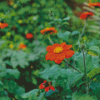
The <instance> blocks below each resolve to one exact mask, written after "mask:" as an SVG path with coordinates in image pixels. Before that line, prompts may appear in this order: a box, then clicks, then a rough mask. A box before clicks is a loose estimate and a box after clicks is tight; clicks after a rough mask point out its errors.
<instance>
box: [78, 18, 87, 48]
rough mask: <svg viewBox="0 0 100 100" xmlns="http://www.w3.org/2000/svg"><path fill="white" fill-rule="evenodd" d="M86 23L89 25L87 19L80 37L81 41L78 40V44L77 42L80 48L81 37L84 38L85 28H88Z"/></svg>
mask: <svg viewBox="0 0 100 100" xmlns="http://www.w3.org/2000/svg"><path fill="white" fill-rule="evenodd" d="M86 23H87V19H86V20H85V25H84V27H83V30H82V33H81V34H80V35H79V39H78V42H77V44H79V47H80V40H81V37H82V36H83V33H84V30H85V28H86Z"/></svg>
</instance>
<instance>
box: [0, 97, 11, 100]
mask: <svg viewBox="0 0 100 100" xmlns="http://www.w3.org/2000/svg"><path fill="white" fill-rule="evenodd" d="M0 100H11V99H10V98H9V97H0Z"/></svg>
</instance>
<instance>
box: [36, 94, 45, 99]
mask: <svg viewBox="0 0 100 100" xmlns="http://www.w3.org/2000/svg"><path fill="white" fill-rule="evenodd" d="M44 95H45V92H42V93H40V95H39V97H38V100H44Z"/></svg>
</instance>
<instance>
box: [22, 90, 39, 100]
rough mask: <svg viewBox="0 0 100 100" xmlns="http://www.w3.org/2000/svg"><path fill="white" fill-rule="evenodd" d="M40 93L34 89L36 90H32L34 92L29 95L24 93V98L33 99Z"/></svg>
mask: <svg viewBox="0 0 100 100" xmlns="http://www.w3.org/2000/svg"><path fill="white" fill-rule="evenodd" d="M38 91H39V89H34V90H32V91H30V92H28V93H24V94H23V95H22V98H29V97H31V96H36V95H37V93H38Z"/></svg>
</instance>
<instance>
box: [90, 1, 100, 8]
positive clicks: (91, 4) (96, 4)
mask: <svg viewBox="0 0 100 100" xmlns="http://www.w3.org/2000/svg"><path fill="white" fill-rule="evenodd" d="M89 6H94V7H100V3H99V2H96V3H89Z"/></svg>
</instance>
